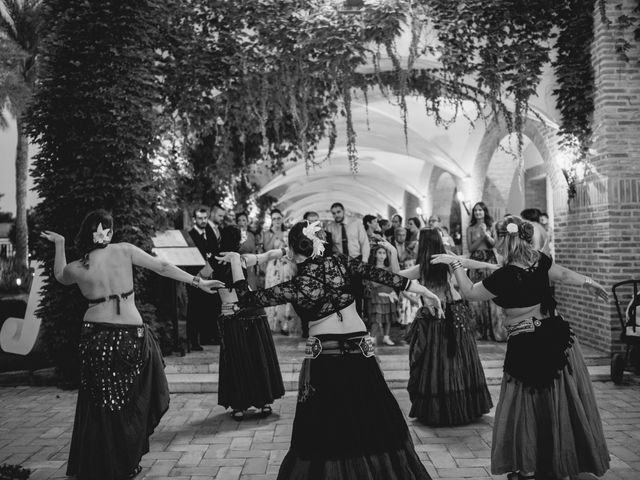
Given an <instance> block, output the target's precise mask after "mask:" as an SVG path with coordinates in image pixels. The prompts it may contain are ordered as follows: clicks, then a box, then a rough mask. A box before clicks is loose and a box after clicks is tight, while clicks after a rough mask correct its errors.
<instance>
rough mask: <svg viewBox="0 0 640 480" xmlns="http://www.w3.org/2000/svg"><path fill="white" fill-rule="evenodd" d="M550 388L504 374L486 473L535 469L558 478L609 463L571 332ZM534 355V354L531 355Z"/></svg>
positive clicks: (602, 469) (604, 467) (603, 467)
mask: <svg viewBox="0 0 640 480" xmlns="http://www.w3.org/2000/svg"><path fill="white" fill-rule="evenodd" d="M573 341H574V343H573V346H572V347H570V348H569V349H568V350H567V352H566V353H567V355H568V364H567V365H566V366H565V367H564V368H563V369H562V370H561V371H560V372H559V376H558V377H557V378H556V379H555V380H554V381H553V384H552V386H551V387H550V388H546V389H535V390H532V389H531V388H530V387H527V386H525V385H523V383H522V382H518V381H516V380H515V379H513V378H511V377H510V376H509V375H507V374H505V376H504V378H503V380H502V388H501V390H500V400H499V401H498V406H497V407H496V416H495V421H494V427H493V442H492V447H491V473H492V474H494V475H501V474H504V473H508V472H511V471H516V470H522V471H525V472H539V473H540V474H547V475H548V474H552V475H554V476H556V477H559V478H562V477H565V476H569V475H571V476H573V475H577V474H578V473H581V472H590V473H593V474H594V475H596V476H601V475H602V474H604V472H606V471H607V470H608V469H609V453H608V450H607V444H606V441H605V438H604V433H603V430H602V422H601V420H600V414H599V413H598V406H597V404H596V399H595V395H594V392H593V387H592V385H591V379H590V378H589V372H588V370H587V366H586V364H585V362H584V358H583V356H582V351H581V349H580V345H579V343H578V340H577V338H574V339H573ZM533 361H535V359H534V360H533Z"/></svg>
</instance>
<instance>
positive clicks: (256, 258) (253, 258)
mask: <svg viewBox="0 0 640 480" xmlns="http://www.w3.org/2000/svg"><path fill="white" fill-rule="evenodd" d="M286 254H287V250H286V249H285V248H274V249H273V250H269V251H268V252H264V253H245V254H243V255H242V258H243V260H244V262H245V266H246V267H253V266H254V265H262V264H264V263H267V262H270V261H271V260H278V259H280V258H282V257H284V256H285V255H286Z"/></svg>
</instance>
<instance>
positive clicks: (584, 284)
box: [582, 277, 593, 288]
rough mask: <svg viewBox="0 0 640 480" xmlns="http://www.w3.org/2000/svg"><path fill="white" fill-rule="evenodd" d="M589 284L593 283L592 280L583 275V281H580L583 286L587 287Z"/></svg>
mask: <svg viewBox="0 0 640 480" xmlns="http://www.w3.org/2000/svg"><path fill="white" fill-rule="evenodd" d="M589 285H593V280H591V278H590V277H584V282H582V286H583V287H585V288H586V287H588V286H589Z"/></svg>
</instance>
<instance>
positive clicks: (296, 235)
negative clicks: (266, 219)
mask: <svg viewBox="0 0 640 480" xmlns="http://www.w3.org/2000/svg"><path fill="white" fill-rule="evenodd" d="M307 225H309V222H307V221H306V220H303V221H302V222H298V223H296V224H295V225H294V226H293V227H292V228H291V230H289V248H290V249H291V250H293V251H294V253H297V254H298V255H304V256H305V257H310V256H311V255H313V240H311V239H310V238H307V237H306V236H305V235H304V234H303V233H302V229H303V228H305V227H306V226H307ZM323 240H324V239H323Z"/></svg>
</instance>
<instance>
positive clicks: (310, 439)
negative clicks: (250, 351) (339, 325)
mask: <svg viewBox="0 0 640 480" xmlns="http://www.w3.org/2000/svg"><path fill="white" fill-rule="evenodd" d="M353 336H354V334H350V335H322V336H319V338H320V339H321V341H323V342H324V341H327V340H328V339H330V340H341V339H344V338H347V337H353ZM305 362H308V363H306V365H308V367H309V369H308V377H309V378H308V382H309V384H310V391H311V393H310V394H309V395H304V396H300V397H299V399H298V405H297V408H296V414H295V419H294V422H293V432H292V437H291V446H290V449H289V451H288V452H287V454H286V456H285V457H284V459H283V461H282V465H281V467H280V472H279V473H278V479H279V480H284V479H299V480H302V479H304V480H308V479H311V480H314V479H318V480H320V479H322V480H347V479H348V480H359V479H369V478H371V479H378V478H379V479H385V480H387V479H388V480H397V479H406V480H409V479H429V478H430V477H429V474H428V473H427V471H426V469H425V467H424V466H423V465H422V463H421V461H420V459H419V458H418V455H417V453H416V451H415V449H414V446H413V442H412V440H411V436H410V434H409V429H408V428H407V424H406V422H405V419H404V416H403V414H402V411H401V410H400V407H399V406H398V403H397V402H396V399H395V397H394V396H393V394H392V393H391V391H390V390H389V387H388V386H387V384H386V382H385V379H384V377H383V375H382V372H381V371H380V367H379V366H378V362H377V360H376V358H375V356H370V357H365V356H364V355H363V354H361V353H349V354H343V355H339V354H338V355H323V354H321V355H319V356H318V357H317V358H314V359H306V360H305ZM304 371H305V369H304V368H303V372H304Z"/></svg>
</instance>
